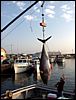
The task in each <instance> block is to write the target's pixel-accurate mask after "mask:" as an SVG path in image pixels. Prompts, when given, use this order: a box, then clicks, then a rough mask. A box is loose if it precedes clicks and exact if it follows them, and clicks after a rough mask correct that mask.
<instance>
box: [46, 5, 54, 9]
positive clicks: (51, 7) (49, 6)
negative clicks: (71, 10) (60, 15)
mask: <svg viewBox="0 0 76 100" xmlns="http://www.w3.org/2000/svg"><path fill="white" fill-rule="evenodd" d="M47 8H49V9H54V8H55V6H51V5H48V6H47Z"/></svg>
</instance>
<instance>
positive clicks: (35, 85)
mask: <svg viewBox="0 0 76 100" xmlns="http://www.w3.org/2000/svg"><path fill="white" fill-rule="evenodd" d="M35 88H36V89H41V90H44V91H47V93H54V94H57V90H56V89H52V88H49V87H48V86H44V85H39V84H33V85H29V86H26V87H22V88H19V89H16V90H13V91H9V92H11V93H12V95H13V96H14V97H15V96H16V95H17V94H20V93H23V92H26V93H27V91H29V90H32V89H35ZM63 95H64V96H65V97H69V98H73V97H74V96H75V93H70V92H68V91H64V92H63ZM5 96H6V93H5V94H2V95H1V97H5Z"/></svg>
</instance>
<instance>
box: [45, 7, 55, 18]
mask: <svg viewBox="0 0 76 100" xmlns="http://www.w3.org/2000/svg"><path fill="white" fill-rule="evenodd" d="M45 14H46V15H47V16H48V17H50V18H53V17H54V14H55V12H54V10H52V9H48V8H47V9H45Z"/></svg>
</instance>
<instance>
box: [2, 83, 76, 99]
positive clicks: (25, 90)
mask: <svg viewBox="0 0 76 100" xmlns="http://www.w3.org/2000/svg"><path fill="white" fill-rule="evenodd" d="M63 95H64V96H62V97H58V98H57V90H56V89H51V88H48V87H47V86H44V85H40V84H33V85H29V86H26V87H22V88H18V89H16V90H13V91H10V90H7V91H6V93H4V94H2V95H1V99H48V100H49V99H73V98H74V95H75V94H74V93H69V92H63Z"/></svg>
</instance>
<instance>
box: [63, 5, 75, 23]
mask: <svg viewBox="0 0 76 100" xmlns="http://www.w3.org/2000/svg"><path fill="white" fill-rule="evenodd" d="M61 9H62V11H63V14H62V15H61V17H63V18H64V19H65V20H66V21H67V22H70V21H72V20H73V17H72V14H73V10H71V8H70V7H69V6H68V5H67V4H65V5H62V6H61Z"/></svg>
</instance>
